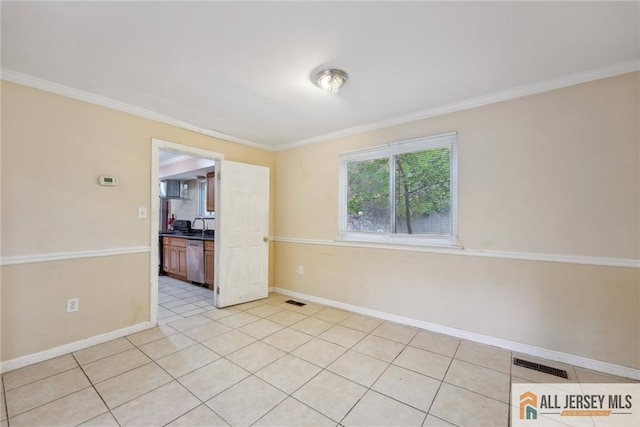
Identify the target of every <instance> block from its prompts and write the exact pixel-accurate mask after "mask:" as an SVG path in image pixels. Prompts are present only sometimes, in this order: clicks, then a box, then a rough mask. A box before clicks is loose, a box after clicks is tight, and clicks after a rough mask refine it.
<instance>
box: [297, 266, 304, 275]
mask: <svg viewBox="0 0 640 427" xmlns="http://www.w3.org/2000/svg"><path fill="white" fill-rule="evenodd" d="M298 274H304V265H299V266H298Z"/></svg>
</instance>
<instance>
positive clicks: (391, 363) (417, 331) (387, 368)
mask: <svg viewBox="0 0 640 427" xmlns="http://www.w3.org/2000/svg"><path fill="white" fill-rule="evenodd" d="M384 323H385V322H382V323H380V325H378V326H377V327H376V328H374V329H372V330H371V331H370V332H369V333H368V334H367V335H365V336H364V337H362V339H361V340H360V341H358V343H359V342H361V341H362V340H364V339H366V338H367V337H369V336H373V337H377V338H382V339H386V338H384V337H379V336H377V335H373V331H375V330H376V329H377V328H378V327H380V326H381V325H383V324H384ZM418 333H419V329H418V330H416V333H415V334H413V336H412V337H411V339H409V341H408V342H407V343H406V344H404V347H403V348H402V350H400V351H399V352H398V354H396V355H395V357H394V358H393V360H392V361H391V362H387V361H386V360H383V362H386V363H388V365H387V367H386V368H385V369H384V370H383V371H382V372H381V373H380V375H378V377H377V378H376V379H375V380H374V381H373V382H372V383H371V386H369V387H367V391H365V392H364V394H363V395H362V396H360V398H359V399H358V400H357V401H356V403H355V404H354V405H353V406H352V407H351V408H350V409H349V410H348V411H347V413H346V414H345V415H344V416H343V417H342V419H341V420H340V421H339V422H338V424H340V425H342V422H343V421H344V420H345V419H346V418H347V417H348V416H349V414H350V413H351V411H353V409H354V408H355V407H356V406H358V403H360V401H361V400H362V399H363V398H364V396H366V395H367V393H369V392H370V391H373V392H374V393H378V394H381V395H382V396H385V397H387V398H389V399H392V400H394V401H396V402H399V403H401V404H403V405H406V406H408V407H410V408H413V409H415V410H417V411H420V412H422V413H423V414H424V417H423V418H422V423H421V425H422V424H424V422H425V420H426V419H427V415H428V412H426V413H425V412H424V411H423V410H421V409H418V408H415V407H414V406H411V405H409V404H408V403H405V402H402V401H400V400H398V399H395V398H394V397H392V396H388V395H386V394H384V393H381V392H379V391H377V390H373V386H374V385H375V384H376V383H377V382H378V381H379V380H380V378H381V377H382V376H383V375H384V374H385V372H387V371H388V370H389V368H390V367H391V366H397V365H393V362H394V361H395V360H396V359H397V358H398V357H399V356H400V355H401V354H402V352H403V351H404V350H405V349H406V348H407V347H408V346H409V343H410V342H411V341H412V340H413V339H414V338H415V337H416V335H418ZM388 341H391V342H397V341H393V340H388ZM356 345H357V343H356V344H354V345H353V346H352V348H351V349H353V347H355V346H356ZM353 351H356V352H358V350H355V349H353ZM358 353H360V352H358ZM360 354H364V353H360ZM365 356H369V357H373V358H374V359H376V360H382V359H378V358H376V357H374V356H370V355H368V354H365ZM341 357H342V356H341ZM336 360H337V359H336ZM329 372H331V371H329ZM336 375H340V374H336ZM343 378H344V377H343ZM346 379H348V378H346ZM349 381H353V380H349ZM353 382H355V381H353ZM356 384H359V383H356ZM359 385H362V384H359ZM434 399H435V395H434Z"/></svg>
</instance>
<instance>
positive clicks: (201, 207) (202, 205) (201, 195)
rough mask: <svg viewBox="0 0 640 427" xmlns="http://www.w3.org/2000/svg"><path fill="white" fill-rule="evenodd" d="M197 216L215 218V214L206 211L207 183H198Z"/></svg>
mask: <svg viewBox="0 0 640 427" xmlns="http://www.w3.org/2000/svg"><path fill="white" fill-rule="evenodd" d="M198 215H200V216H201V217H205V218H206V217H209V218H215V217H216V213H215V212H209V211H207V181H206V180H205V181H198Z"/></svg>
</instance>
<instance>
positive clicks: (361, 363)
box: [327, 350, 389, 387]
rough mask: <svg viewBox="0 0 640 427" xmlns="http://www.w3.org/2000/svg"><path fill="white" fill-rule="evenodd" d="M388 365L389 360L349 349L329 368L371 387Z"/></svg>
mask: <svg viewBox="0 0 640 427" xmlns="http://www.w3.org/2000/svg"><path fill="white" fill-rule="evenodd" d="M387 366H389V363H387V362H383V361H382V360H378V359H375V358H373V357H370V356H367V355H365V354H362V353H358V352H357V351H353V350H349V351H347V352H346V353H345V354H343V355H342V356H340V357H339V358H338V360H336V361H335V362H333V363H332V364H331V365H329V366H328V367H327V369H328V370H329V371H331V372H333V373H335V374H338V375H341V376H343V377H345V378H348V379H350V380H351V381H354V382H357V383H358V384H361V385H363V386H365V387H371V386H372V385H373V383H374V382H376V380H377V379H378V377H379V376H380V375H381V374H382V373H383V372H384V371H385V369H387Z"/></svg>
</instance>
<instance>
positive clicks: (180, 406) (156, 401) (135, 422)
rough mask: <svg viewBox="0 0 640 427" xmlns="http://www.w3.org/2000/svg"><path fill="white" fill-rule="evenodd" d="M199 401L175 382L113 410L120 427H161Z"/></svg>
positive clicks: (193, 406)
mask: <svg viewBox="0 0 640 427" xmlns="http://www.w3.org/2000/svg"><path fill="white" fill-rule="evenodd" d="M198 405H200V401H199V400H198V399H196V398H195V397H193V395H192V394H191V393H189V391H188V390H187V389H185V388H184V387H182V385H180V384H179V383H178V382H176V381H172V382H170V383H169V384H166V385H163V386H162V387H159V388H157V389H155V390H153V391H151V392H149V393H147V394H145V395H143V396H140V397H138V398H136V399H135V400H132V401H130V402H127V403H125V404H124V405H122V406H120V407H118V408H116V409H114V410H113V416H114V417H115V418H116V420H117V421H118V423H120V425H121V426H161V425H165V424H167V423H169V422H170V421H172V420H175V419H176V418H178V417H180V416H182V415H184V414H186V413H187V412H189V411H190V410H192V409H193V408H195V407H196V406H198Z"/></svg>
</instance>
